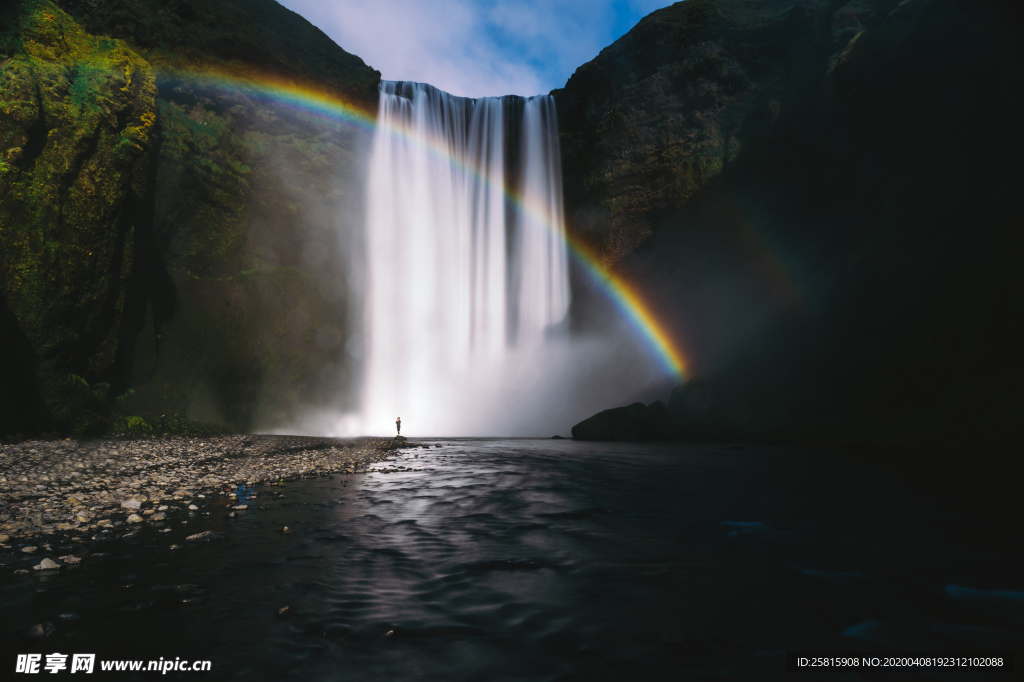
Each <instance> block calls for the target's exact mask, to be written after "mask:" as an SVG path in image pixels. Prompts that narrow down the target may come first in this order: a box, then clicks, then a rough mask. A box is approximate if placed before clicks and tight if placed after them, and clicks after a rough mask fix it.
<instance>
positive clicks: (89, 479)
mask: <svg viewBox="0 0 1024 682" xmlns="http://www.w3.org/2000/svg"><path fill="white" fill-rule="evenodd" d="M406 447H417V446H416V445H413V444H409V443H408V441H406V440H405V439H404V438H402V439H393V440H392V439H374V438H361V439H352V440H348V439H346V440H343V439H335V438H308V437H297V436H238V435H232V436H215V437H207V438H170V439H163V440H161V439H139V440H115V439H109V440H92V441H74V440H70V439H68V440H52V441H33V440H29V441H25V442H22V443H17V444H0V557H2V556H5V555H7V556H10V555H12V554H18V555H21V554H23V555H26V556H25V558H32V559H36V558H38V562H37V561H31V562H30V563H31V564H32V568H35V569H36V570H53V569H56V568H59V567H60V566H61V565H62V564H74V563H77V561H78V560H79V559H80V557H76V556H74V554H73V552H75V551H79V550H81V549H83V548H84V547H85V546H86V545H88V544H89V543H90V542H92V541H101V540H111V539H115V538H123V537H128V536H131V535H133V534H135V533H137V532H138V530H139V529H140V528H142V527H146V526H151V527H155V528H156V529H157V530H159V531H161V532H170V531H171V529H172V527H173V526H184V528H185V529H188V528H193V527H194V528H195V533H194V534H191V535H189V536H188V537H186V538H185V539H186V540H191V541H202V540H209V539H215V536H216V534H215V533H214V534H212V535H211V534H210V533H206V532H205V531H204V529H203V527H202V520H203V519H204V518H206V517H207V516H208V515H209V514H210V513H211V511H213V510H214V508H217V509H219V510H220V511H227V512H228V513H229V514H234V513H244V512H245V511H246V510H247V509H248V508H249V506H250V504H246V503H247V502H248V503H253V502H255V500H254V499H253V498H256V497H258V495H259V492H260V488H259V486H264V485H271V484H275V483H281V482H285V481H293V480H297V479H300V478H310V477H316V476H327V475H330V474H343V475H345V474H356V473H364V472H366V471H367V469H368V467H369V466H371V465H372V464H374V463H377V462H382V461H385V460H387V459H389V458H392V457H393V456H394V455H396V454H397V452H398V451H399V450H401V449H403V448H406ZM423 447H427V446H423ZM61 555H63V556H61ZM19 563H20V562H19ZM27 565H28V564H26V566H27ZM18 570H19V571H27V570H28V568H27V567H22V568H20V569H18Z"/></svg>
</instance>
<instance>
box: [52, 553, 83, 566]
mask: <svg viewBox="0 0 1024 682" xmlns="http://www.w3.org/2000/svg"><path fill="white" fill-rule="evenodd" d="M57 558H58V559H60V560H61V561H63V562H64V563H65V564H77V563H80V562H81V561H82V560H81V558H79V557H76V556H73V555H71V554H65V555H64V556H59V557H57Z"/></svg>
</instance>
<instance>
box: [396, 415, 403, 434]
mask: <svg viewBox="0 0 1024 682" xmlns="http://www.w3.org/2000/svg"><path fill="white" fill-rule="evenodd" d="M395 426H397V427H398V435H399V436H401V435H402V418H401V417H399V418H398V419H396V420H395Z"/></svg>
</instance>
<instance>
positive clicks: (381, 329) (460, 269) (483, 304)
mask: <svg viewBox="0 0 1024 682" xmlns="http://www.w3.org/2000/svg"><path fill="white" fill-rule="evenodd" d="M368 192H369V195H368V198H369V201H368V202H367V222H366V268H367V284H366V286H367V290H366V297H365V330H364V331H365V338H366V343H365V348H366V351H365V363H366V364H365V374H364V388H363V397H362V413H363V419H362V421H363V428H364V430H365V431H366V432H367V433H372V434H375V433H387V432H388V431H389V430H390V429H393V423H394V421H395V417H396V416H401V417H402V422H403V424H404V425H405V426H406V428H407V431H408V432H409V433H411V434H418V435H438V436H442V435H519V434H511V433H508V432H501V431H496V429H507V428H509V427H508V423H509V422H508V420H506V419H503V415H507V414H508V413H509V411H515V410H521V409H523V408H524V407H525V406H526V405H525V404H527V403H534V404H535V403H536V402H537V401H538V400H541V399H542V397H543V395H542V393H543V391H544V389H545V386H544V381H543V377H542V376H538V371H537V368H538V367H541V366H542V365H543V358H544V356H545V353H546V347H547V346H548V345H549V344H551V343H553V342H554V341H553V340H554V339H555V338H556V337H557V335H558V332H559V330H560V329H561V328H562V327H564V321H565V317H566V313H567V311H568V307H569V283H568V267H567V256H566V246H565V234H564V224H563V217H562V178H561V167H560V160H559V147H558V125H557V121H556V117H555V105H554V100H553V99H552V98H551V97H549V96H538V97H531V98H528V99H524V98H521V97H502V98H497V97H486V98H482V99H475V100H474V99H466V98H461V97H455V96H452V95H449V94H447V93H445V92H441V91H440V90H437V89H436V88H433V87H431V86H429V85H424V84H419V83H402V82H387V81H385V82H383V83H381V86H380V108H379V113H378V125H377V131H376V133H375V137H374V142H373V152H372V157H371V161H370V176H369V182H368Z"/></svg>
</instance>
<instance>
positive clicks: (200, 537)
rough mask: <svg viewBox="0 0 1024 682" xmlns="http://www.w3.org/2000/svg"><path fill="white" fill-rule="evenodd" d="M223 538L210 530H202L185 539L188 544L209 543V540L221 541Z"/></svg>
mask: <svg viewBox="0 0 1024 682" xmlns="http://www.w3.org/2000/svg"><path fill="white" fill-rule="evenodd" d="M222 539H223V538H222V537H221V535H220V534H219V533H216V532H214V531H212V530H204V531H203V532H202V533H196V534H195V535H189V536H188V537H187V538H185V540H186V541H188V542H209V541H210V540H222Z"/></svg>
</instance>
